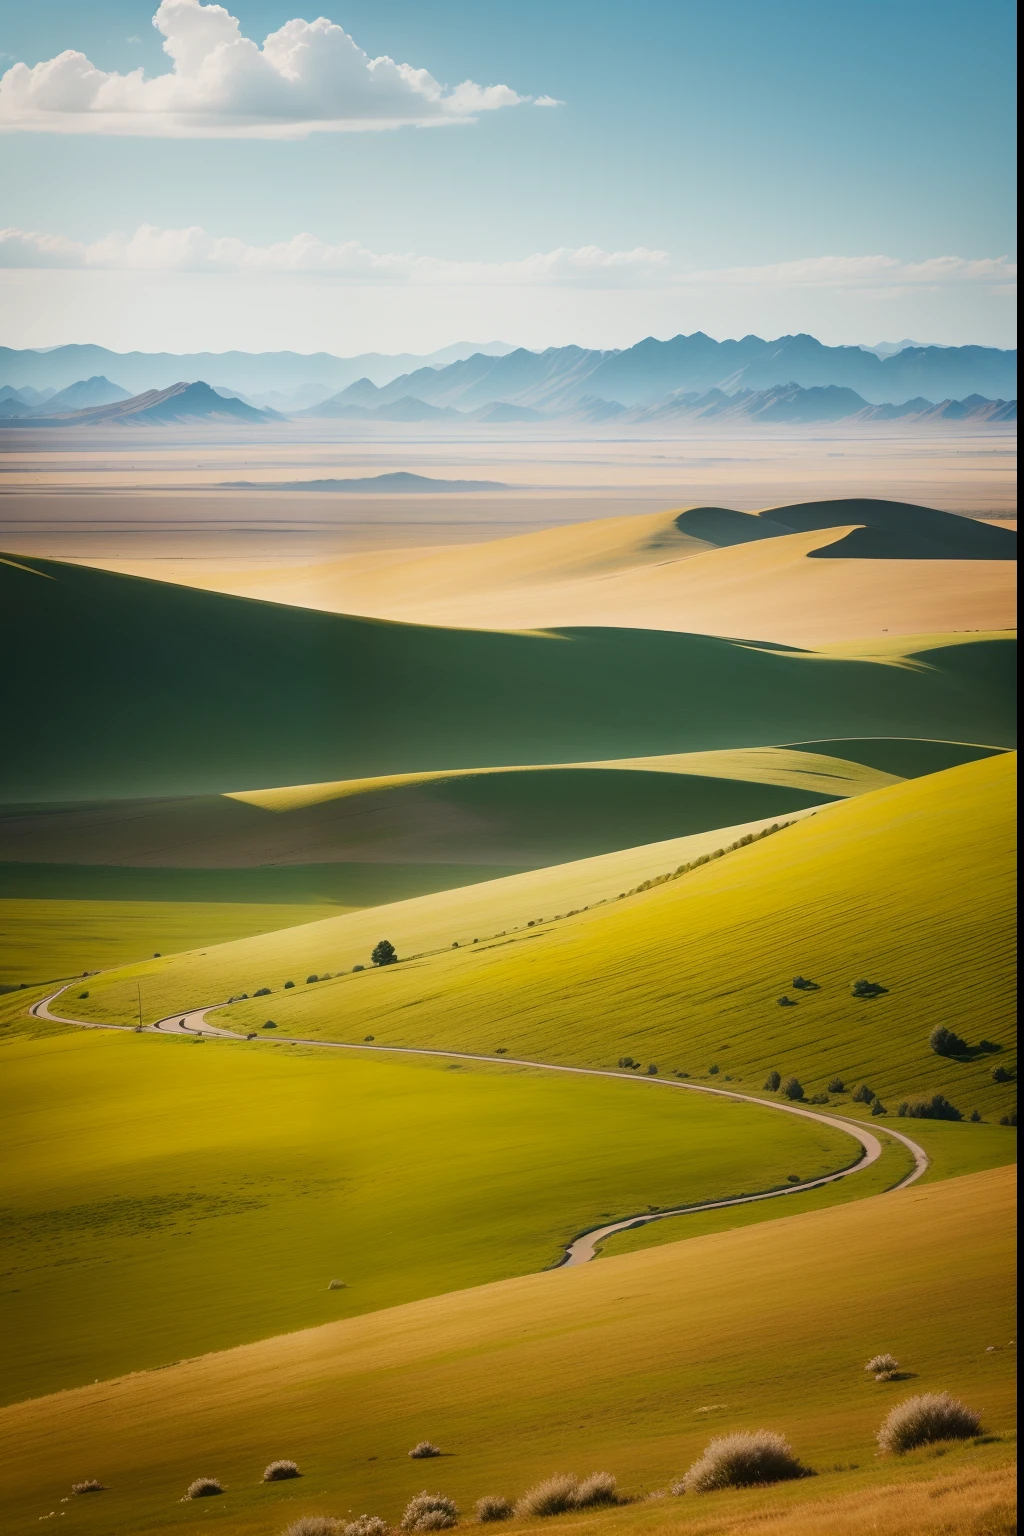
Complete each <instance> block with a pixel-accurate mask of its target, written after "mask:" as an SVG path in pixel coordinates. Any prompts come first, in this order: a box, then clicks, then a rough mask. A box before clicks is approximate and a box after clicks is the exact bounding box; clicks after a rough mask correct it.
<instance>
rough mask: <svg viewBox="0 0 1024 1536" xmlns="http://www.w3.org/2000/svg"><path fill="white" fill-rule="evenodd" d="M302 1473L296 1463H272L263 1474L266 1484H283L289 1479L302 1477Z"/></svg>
mask: <svg viewBox="0 0 1024 1536" xmlns="http://www.w3.org/2000/svg"><path fill="white" fill-rule="evenodd" d="M301 1476H302V1473H301V1472H300V1471H299V1469H298V1467H297V1466H296V1465H295V1463H294V1461H272V1462H271V1463H270V1465H269V1467H266V1468H265V1469H264V1472H263V1481H264V1482H265V1483H283V1482H285V1481H286V1480H287V1479H288V1478H289V1477H301Z"/></svg>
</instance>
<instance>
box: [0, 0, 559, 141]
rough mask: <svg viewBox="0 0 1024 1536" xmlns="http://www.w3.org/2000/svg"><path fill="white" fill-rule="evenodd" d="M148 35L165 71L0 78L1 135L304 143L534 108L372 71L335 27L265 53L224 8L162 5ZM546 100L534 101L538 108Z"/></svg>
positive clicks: (278, 39)
mask: <svg viewBox="0 0 1024 1536" xmlns="http://www.w3.org/2000/svg"><path fill="white" fill-rule="evenodd" d="M153 25H154V27H156V28H157V30H158V31H159V32H160V33H162V35H163V39H164V42H163V48H164V52H165V53H166V54H167V55H168V56H169V58H170V59H171V62H172V66H173V67H172V69H171V70H170V71H169V72H168V73H167V74H163V75H157V76H155V77H154V78H153V79H149V80H147V79H146V77H145V73H144V71H143V70H142V69H134V70H131V71H129V72H128V73H127V74H119V73H117V72H116V71H110V72H108V71H106V70H102V69H99V68H97V66H96V65H95V64H93V63H91V62H90V60H89V59H87V58H86V56H85V54H84V53H78V52H76V51H75V50H73V49H67V50H66V51H65V52H64V53H60V54H58V55H57V56H56V57H55V58H52V59H47V60H45V61H44V62H43V63H41V64H36V65H35V66H34V67H33V68H30V67H29V66H28V65H27V64H22V63H18V64H15V65H14V66H13V67H12V68H11V69H9V70H7V72H6V74H4V75H3V76H2V77H0V128H7V129H16V128H17V129H29V130H33V131H36V132H40V131H41V132H47V133H102V134H131V135H141V136H147V137H167V138H214V137H216V138H301V137H304V136H305V135H306V134H309V133H314V132H342V131H359V130H362V131H366V130H370V129H381V128H399V127H402V126H405V125H414V126H418V127H434V126H438V125H441V124H444V123H466V122H472V121H473V120H474V119H475V118H476V117H478V116H479V114H480V113H481V112H492V111H495V110H496V109H498V108H499V107H512V106H518V105H520V104H522V103H523V102H526V101H529V100H531V99H532V98H530V97H525V96H520V95H519V94H518V93H517V92H516V91H514V90H512V89H511V88H510V87H509V86H507V85H487V86H483V85H477V84H476V83H475V82H474V81H472V80H464V81H463V82H462V83H461V84H460V85H456V86H453V87H451V88H448V87H446V86H442V85H441V84H439V83H438V81H437V80H435V79H434V77H433V75H431V74H430V72H429V71H428V70H425V69H415V68H414V67H413V66H412V65H411V64H397V63H396V62H395V61H394V59H391V58H388V57H387V56H386V55H382V56H381V57H380V58H377V59H371V58H370V57H369V55H368V54H366V53H364V52H363V50H362V49H361V48H360V47H359V46H358V44H357V43H356V42H355V41H354V39H353V38H351V37H350V36H349V34H348V33H347V32H346V31H345V30H344V28H343V27H339V26H337V25H336V24H335V23H334V22H331V21H327V20H326V19H325V18H324V17H322V16H321V17H320V18H319V19H318V20H316V21H312V22H310V21H300V20H298V19H296V20H294V21H286V22H285V24H284V26H283V27H280V28H279V29H278V30H277V31H276V32H271V33H270V35H269V36H268V37H266V38H264V40H263V45H262V47H261V46H260V45H259V44H258V43H256V42H254V41H253V40H252V39H251V38H248V37H243V35H242V31H241V27H240V26H239V23H238V21H237V19H236V18H235V17H234V16H232V15H231V13H230V12H229V11H227V10H226V9H225V8H224V6H222V5H206V4H203V3H202V0H161V3H160V5H159V6H158V8H157V11H156V15H155V16H154V17H153ZM551 103H552V98H550V97H541V98H539V99H538V104H543V105H545V106H547V105H550V104H551Z"/></svg>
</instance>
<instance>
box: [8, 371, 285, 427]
mask: <svg viewBox="0 0 1024 1536" xmlns="http://www.w3.org/2000/svg"><path fill="white" fill-rule="evenodd" d="M97 382H102V383H104V384H106V383H107V380H105V379H104V380H102V381H97V380H95V379H89V380H85V381H84V382H83V386H82V387H83V388H84V387H85V386H87V385H90V384H96V383H97ZM76 387H77V386H76ZM64 393H65V394H73V393H74V390H73V389H72V390H67V391H64ZM118 394H119V396H120V399H117V400H113V401H110V402H109V403H107V404H104V405H93V406H89V407H88V408H86V409H84V410H64V411H61V410H58V409H56V407H57V405H58V402H59V400H60V396H59V395H54V396H52V398H51V399H50V400H48V401H47V402H46V406H45V407H44V409H43V412H42V414H40V413H39V411H32V412H30V413H29V415H28V416H27V417H24V416H20V417H15V416H5V417H2V418H0V426H10V427H17V426H21V425H25V426H32V427H90V426H103V425H106V424H107V423H110V422H114V423H118V422H119V423H124V424H131V425H134V424H136V423H137V424H140V425H149V424H153V425H170V424H172V423H174V422H196V421H237V422H246V423H249V424H250V425H256V424H258V423H260V422H270V421H282V420H283V419H284V418H283V417H281V416H279V415H278V413H277V412H276V411H258V410H256V409H255V408H254V407H253V406H251V405H246V404H245V402H244V401H243V400H236V399H235V398H234V396H232V395H228V396H224V395H220V394H218V393H217V391H216V390H215V389H211V388H210V386H209V384H204V383H203V382H202V381H201V380H200V381H197V382H196V383H194V384H185V383H178V384H172V385H171V387H170V388H169V389H148V390H145V391H144V392H143V393H142V394H141V395H131V396H128V395H127V394H126V392H125V391H124V390H118Z"/></svg>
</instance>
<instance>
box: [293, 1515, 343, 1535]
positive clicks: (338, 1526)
mask: <svg viewBox="0 0 1024 1536" xmlns="http://www.w3.org/2000/svg"><path fill="white" fill-rule="evenodd" d="M344 1530H345V1522H344V1521H343V1520H335V1518H334V1516H333V1515H300V1516H299V1518H298V1519H297V1520H293V1521H292V1523H291V1525H290V1526H289V1527H288V1529H287V1530H286V1531H285V1533H284V1536H342V1533H343V1531H344Z"/></svg>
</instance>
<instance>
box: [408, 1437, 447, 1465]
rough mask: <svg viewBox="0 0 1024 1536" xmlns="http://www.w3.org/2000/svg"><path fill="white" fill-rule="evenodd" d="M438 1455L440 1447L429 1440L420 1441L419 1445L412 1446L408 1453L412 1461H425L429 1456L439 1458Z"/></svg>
mask: <svg viewBox="0 0 1024 1536" xmlns="http://www.w3.org/2000/svg"><path fill="white" fill-rule="evenodd" d="M440 1454H441V1447H440V1446H439V1445H434V1444H433V1442H432V1441H430V1440H421V1441H420V1442H419V1444H418V1445H414V1446H413V1448H412V1450H411V1451H410V1452H409V1455H410V1456H411V1457H412V1458H413V1460H414V1461H426V1459H427V1458H428V1457H429V1456H440Z"/></svg>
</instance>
